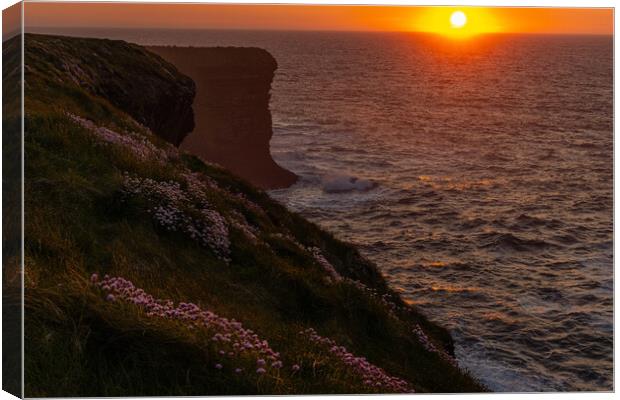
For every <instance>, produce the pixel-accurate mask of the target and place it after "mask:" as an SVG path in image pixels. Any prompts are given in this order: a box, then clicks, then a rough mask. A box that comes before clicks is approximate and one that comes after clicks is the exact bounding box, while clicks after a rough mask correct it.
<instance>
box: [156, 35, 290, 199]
mask: <svg viewBox="0 0 620 400" xmlns="http://www.w3.org/2000/svg"><path fill="white" fill-rule="evenodd" d="M148 49H149V50H151V51H153V52H155V53H157V54H159V55H160V56H162V57H163V58H165V59H166V60H168V61H169V62H171V63H173V64H174V65H175V66H176V67H177V68H178V69H179V70H180V71H181V72H182V73H184V74H187V75H188V76H190V77H191V78H192V79H193V80H194V81H195V82H196V87H197V95H196V100H195V102H194V111H195V113H196V127H195V129H194V131H193V132H192V133H191V134H190V135H188V137H187V138H186V139H185V140H184V141H183V143H182V145H181V148H182V149H184V150H187V151H189V152H191V153H194V154H196V155H199V156H201V157H203V158H204V159H205V160H208V161H211V162H215V163H217V164H220V165H222V166H224V167H225V168H227V169H229V170H230V171H232V172H233V173H235V174H236V175H238V176H240V177H242V178H244V179H246V180H248V181H249V182H251V183H252V184H254V185H256V186H259V187H261V188H263V189H273V188H281V187H287V186H290V185H292V184H293V183H294V182H295V181H296V180H297V177H296V175H295V174H293V173H292V172H290V171H287V170H286V169H284V168H282V167H280V166H279V165H278V164H276V162H275V161H274V160H273V159H272V158H271V154H270V152H269V141H270V140H271V137H272V135H273V131H272V126H271V112H270V111H269V98H270V90H271V82H272V80H273V76H274V71H275V70H276V68H277V62H276V60H275V59H274V58H273V57H272V56H271V54H269V53H268V52H267V51H265V50H263V49H258V48H235V47H218V48H193V47H148Z"/></svg>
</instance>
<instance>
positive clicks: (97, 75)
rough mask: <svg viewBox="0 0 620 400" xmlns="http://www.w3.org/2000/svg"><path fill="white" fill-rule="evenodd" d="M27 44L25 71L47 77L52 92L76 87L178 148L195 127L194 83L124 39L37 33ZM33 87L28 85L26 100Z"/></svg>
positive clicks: (161, 60)
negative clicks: (122, 112) (106, 102)
mask: <svg viewBox="0 0 620 400" xmlns="http://www.w3.org/2000/svg"><path fill="white" fill-rule="evenodd" d="M26 40H27V42H28V52H27V53H26V56H27V57H26V59H25V72H26V73H27V74H29V75H31V76H32V75H36V74H41V75H45V76H46V80H47V81H48V82H49V83H50V86H49V87H48V88H47V89H48V90H49V91H53V90H54V89H55V88H57V86H58V85H59V84H65V83H73V84H75V85H77V86H79V87H80V88H81V89H83V90H85V91H86V92H88V93H90V94H92V95H94V96H98V97H101V98H104V99H106V100H107V101H108V102H109V103H110V104H112V105H113V106H115V107H117V108H119V109H121V110H123V111H124V112H126V113H127V114H129V115H130V116H131V117H132V118H134V119H135V120H136V121H137V122H139V123H140V124H142V125H144V126H146V127H148V128H150V129H151V130H152V131H153V133H155V134H157V135H158V136H160V137H162V138H163V139H165V140H166V141H168V142H170V143H172V144H174V145H175V146H178V145H179V144H181V142H182V141H183V139H184V138H185V136H186V135H187V134H188V133H189V132H191V131H192V130H193V129H194V112H193V110H192V103H193V101H194V96H195V94H196V87H195V84H194V82H193V81H192V80H191V79H190V78H188V77H187V76H185V75H182V74H180V73H179V71H178V70H177V69H176V68H175V67H174V65H172V64H170V63H169V62H166V61H165V60H164V59H162V58H160V57H158V56H156V55H155V54H153V53H151V52H149V51H147V50H145V49H144V48H143V47H141V46H138V45H135V44H131V43H127V42H124V41H121V40H109V39H83V38H74V37H64V36H53V35H37V34H27V35H26ZM33 82H34V80H33ZM29 89H33V88H32V87H29V86H28V85H26V87H25V90H26V96H28V91H29ZM57 94H58V93H57ZM51 95H52V96H53V92H52V93H51ZM49 100H50V101H53V100H54V99H53V97H51V96H50V98H49Z"/></svg>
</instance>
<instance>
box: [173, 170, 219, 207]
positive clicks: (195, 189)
mask: <svg viewBox="0 0 620 400" xmlns="http://www.w3.org/2000/svg"><path fill="white" fill-rule="evenodd" d="M181 176H182V177H183V179H185V183H186V184H187V190H188V191H189V192H191V193H193V195H194V197H197V198H200V199H203V201H204V202H207V200H206V197H207V193H208V192H209V191H219V190H220V188H219V186H218V185H217V182H215V180H213V179H212V178H211V177H209V176H206V175H205V174H202V173H200V172H193V171H190V170H186V171H185V172H183V173H182V174H181Z"/></svg>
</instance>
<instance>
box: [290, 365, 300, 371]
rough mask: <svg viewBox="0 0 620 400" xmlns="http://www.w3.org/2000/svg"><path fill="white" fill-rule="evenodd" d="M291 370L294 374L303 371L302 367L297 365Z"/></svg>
mask: <svg viewBox="0 0 620 400" xmlns="http://www.w3.org/2000/svg"><path fill="white" fill-rule="evenodd" d="M291 369H292V370H293V372H297V371H299V370H300V369H301V367H300V366H299V365H297V364H295V365H293V366H292V367H291Z"/></svg>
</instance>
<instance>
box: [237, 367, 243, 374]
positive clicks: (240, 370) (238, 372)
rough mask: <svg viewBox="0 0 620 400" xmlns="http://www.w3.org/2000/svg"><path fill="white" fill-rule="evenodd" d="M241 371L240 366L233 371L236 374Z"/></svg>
mask: <svg viewBox="0 0 620 400" xmlns="http://www.w3.org/2000/svg"><path fill="white" fill-rule="evenodd" d="M242 371H243V369H241V368H235V373H236V374H240V373H241V372H242Z"/></svg>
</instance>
